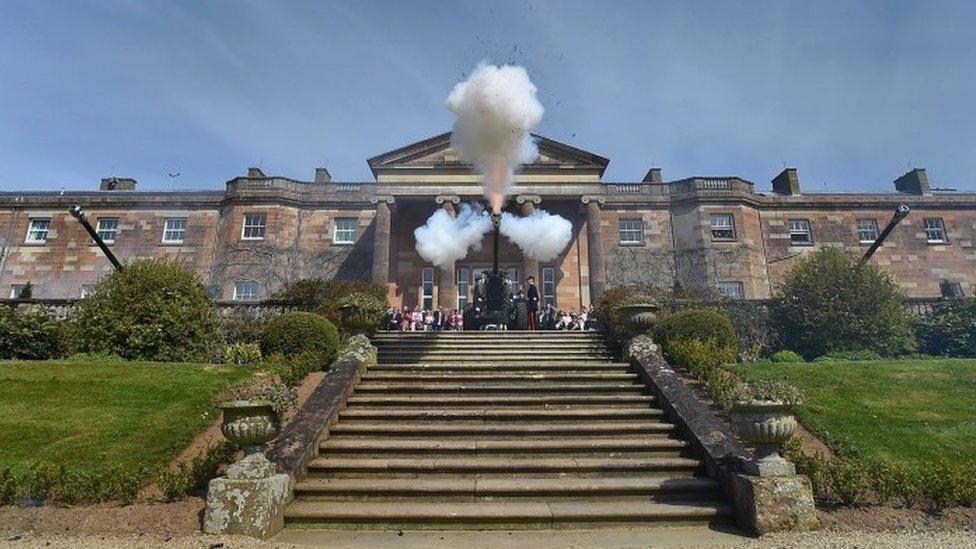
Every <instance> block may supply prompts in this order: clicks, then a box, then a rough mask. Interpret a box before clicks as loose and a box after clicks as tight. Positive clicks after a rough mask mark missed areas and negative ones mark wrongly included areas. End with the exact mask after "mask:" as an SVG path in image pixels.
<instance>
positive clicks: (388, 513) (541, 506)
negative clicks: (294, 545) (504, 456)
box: [285, 500, 732, 529]
mask: <svg viewBox="0 0 976 549" xmlns="http://www.w3.org/2000/svg"><path fill="white" fill-rule="evenodd" d="M731 516H732V508H731V506H729V505H728V504H725V503H722V502H718V501H714V500H708V501H703V502H701V503H696V504H687V503H686V504H674V503H658V502H643V503H642V502H633V501H620V502H616V501H609V502H606V501H599V502H593V501H579V502H546V501H538V502H532V501H514V502H513V501H505V502H491V501H477V502H416V501H392V502H387V501H368V502H367V501H359V502H353V501H339V502H326V501H296V502H294V503H293V504H292V505H290V506H289V507H288V508H287V509H286V510H285V523H286V524H287V525H288V526H299V525H322V524H328V525H334V526H337V527H342V526H346V527H349V526H358V525H373V526H376V525H383V526H384V527H385V528H395V527H398V526H405V527H410V528H426V529H441V528H444V527H462V528H463V527H469V528H470V527H473V528H479V529H483V528H492V527H495V528H505V529H508V528H512V527H518V528H527V527H528V528H551V527H560V528H565V527H581V528H586V527H592V526H595V525H596V526H598V525H603V524H614V523H641V522H651V521H655V522H661V521H667V522H699V523H702V522H703V523H713V522H722V523H725V522H728V521H729V520H730V518H731Z"/></svg>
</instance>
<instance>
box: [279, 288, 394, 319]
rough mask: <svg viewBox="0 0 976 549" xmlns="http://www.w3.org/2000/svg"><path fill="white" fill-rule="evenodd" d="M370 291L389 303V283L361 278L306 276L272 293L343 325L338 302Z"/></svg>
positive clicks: (304, 309)
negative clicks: (345, 278)
mask: <svg viewBox="0 0 976 549" xmlns="http://www.w3.org/2000/svg"><path fill="white" fill-rule="evenodd" d="M356 293H359V294H368V295H371V296H373V297H375V298H376V299H378V300H379V301H380V302H382V303H384V306H385V304H386V296H387V287H386V286H385V285H383V284H376V283H373V282H364V281H361V280H334V279H324V278H306V279H302V280H298V281H296V282H292V283H290V284H286V285H285V286H283V287H282V288H281V289H280V290H278V291H277V292H275V293H274V295H272V296H271V299H272V300H274V301H277V302H280V303H282V304H284V305H290V306H293V307H297V308H299V309H301V310H302V311H306V312H311V313H318V314H320V315H322V316H324V317H325V318H326V319H328V320H329V321H330V322H332V323H333V324H334V325H336V326H341V324H342V318H341V315H340V313H339V303H340V302H341V301H342V298H344V297H346V296H347V295H350V294H356Z"/></svg>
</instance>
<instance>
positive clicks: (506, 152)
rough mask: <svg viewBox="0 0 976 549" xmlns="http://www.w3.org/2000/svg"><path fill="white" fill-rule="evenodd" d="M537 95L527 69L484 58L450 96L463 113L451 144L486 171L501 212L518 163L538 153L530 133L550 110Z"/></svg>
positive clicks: (451, 106)
mask: <svg viewBox="0 0 976 549" xmlns="http://www.w3.org/2000/svg"><path fill="white" fill-rule="evenodd" d="M535 94H536V87H535V85H534V84H532V81H531V80H529V74H528V73H527V72H526V71H525V69H524V68H522V67H517V66H512V65H503V66H501V67H499V66H496V65H489V64H487V63H485V62H481V63H479V64H478V66H477V67H476V68H475V70H474V72H473V73H472V74H471V76H470V77H469V78H468V79H467V80H465V81H464V82H461V83H459V84H458V85H456V86H454V90H453V91H452V92H451V95H449V96H448V97H447V107H448V108H449V109H451V111H453V112H454V115H455V116H456V117H457V119H456V120H455V121H454V129H453V133H452V134H451V146H452V147H454V149H455V150H456V151H457V152H458V155H459V156H460V158H461V160H463V161H465V162H471V163H473V164H474V165H475V167H476V168H477V170H478V171H479V172H480V173H481V175H482V187H483V188H484V191H485V197H486V198H487V199H488V200H489V202H490V203H491V207H492V211H493V212H495V213H500V212H501V207H502V205H503V204H504V201H505V196H506V195H507V194H508V192H509V190H510V189H511V187H512V183H513V181H514V179H515V170H516V168H517V167H518V165H519V164H522V163H526V162H532V161H533V160H535V157H536V156H537V155H538V149H537V148H536V146H535V143H534V142H533V141H532V136H531V135H530V133H531V132H532V130H533V129H534V128H535V127H536V126H537V125H538V124H539V121H540V120H542V113H543V110H544V109H543V108H542V105H541V104H540V103H539V101H538V99H536V96H535Z"/></svg>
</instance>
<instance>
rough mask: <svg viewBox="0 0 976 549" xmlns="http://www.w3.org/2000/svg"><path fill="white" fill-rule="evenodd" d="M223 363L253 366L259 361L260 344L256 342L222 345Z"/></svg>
mask: <svg viewBox="0 0 976 549" xmlns="http://www.w3.org/2000/svg"><path fill="white" fill-rule="evenodd" d="M223 358H224V364H231V365H237V366H253V365H255V364H259V363H260V362H261V346H260V345H258V344H257V343H232V344H230V345H227V346H225V347H224V352H223Z"/></svg>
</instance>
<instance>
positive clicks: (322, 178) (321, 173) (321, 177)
mask: <svg viewBox="0 0 976 549" xmlns="http://www.w3.org/2000/svg"><path fill="white" fill-rule="evenodd" d="M329 181H332V174H330V173H329V170H328V168H315V182H316V183H328V182H329Z"/></svg>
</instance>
